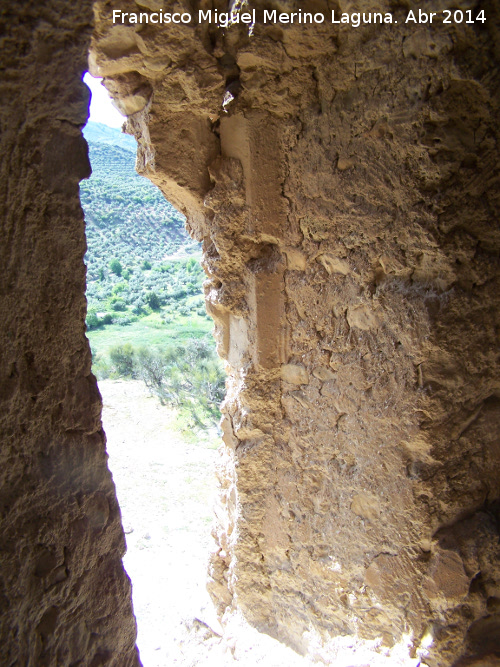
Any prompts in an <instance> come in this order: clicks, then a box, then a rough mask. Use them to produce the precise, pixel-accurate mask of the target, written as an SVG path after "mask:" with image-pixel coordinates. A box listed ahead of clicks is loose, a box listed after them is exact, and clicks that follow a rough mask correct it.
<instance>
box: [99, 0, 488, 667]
mask: <svg viewBox="0 0 500 667" xmlns="http://www.w3.org/2000/svg"><path fill="white" fill-rule="evenodd" d="M138 4H139V5H140V6H141V7H143V6H148V7H150V8H151V9H155V8H156V4H157V3H154V4H155V6H153V4H152V3H150V2H146V3H143V2H141V3H138ZM378 4H379V5H380V7H377V9H379V10H382V11H392V12H393V15H394V18H395V20H397V24H393V25H390V26H380V25H365V26H361V27H360V28H358V29H353V28H352V27H350V26H342V27H341V28H340V29H339V27H338V26H332V25H331V24H329V23H325V24H324V25H322V26H313V27H310V26H304V25H293V26H292V25H290V26H286V25H281V26H278V25H268V26H264V25H263V24H262V22H261V21H260V20H258V21H257V23H256V25H255V26H253V28H252V30H251V31H250V32H251V33H252V34H251V35H250V34H249V31H248V26H242V25H239V26H232V27H230V28H228V29H226V30H222V29H219V30H218V29H216V28H215V27H214V26H211V25H209V24H207V23H200V24H198V25H195V26H193V25H188V26H176V27H173V26H168V27H167V26H152V25H148V26H138V25H134V24H129V25H123V26H112V24H111V21H110V16H111V11H112V9H113V8H119V9H122V10H123V11H129V12H132V11H138V10H137V5H136V4H135V3H133V2H117V1H116V0H115V2H112V3H106V4H99V3H97V5H96V7H97V16H98V21H97V30H96V35H95V39H94V43H93V47H92V59H91V60H92V68H93V72H94V74H99V75H101V76H103V75H104V76H105V77H106V79H105V82H106V85H107V87H108V90H110V92H111V93H112V94H113V95H114V97H115V99H116V102H117V104H118V105H119V106H121V107H122V109H124V110H125V111H128V112H130V111H132V110H133V111H134V112H135V113H134V114H133V115H132V116H131V118H130V121H129V131H130V132H134V133H135V134H136V136H137V137H138V139H139V142H140V144H141V148H140V151H139V157H138V168H139V170H140V171H141V172H142V173H144V174H145V175H147V176H148V177H149V178H151V180H153V182H155V183H157V184H158V185H159V186H160V187H161V188H162V190H163V192H164V193H165V195H166V196H167V198H168V199H170V201H172V202H173V203H174V204H175V205H176V206H178V207H179V208H180V209H181V210H182V211H183V212H184V213H186V215H187V216H188V226H189V229H190V231H191V233H192V234H194V235H195V236H196V237H197V238H198V239H200V240H203V244H204V252H205V259H204V266H205V269H206V272H207V276H208V280H207V284H206V297H207V307H208V309H209V311H210V312H211V314H212V315H213V317H214V319H215V322H216V335H217V341H218V346H219V351H220V353H221V355H222V356H223V357H224V358H225V359H226V361H227V369H228V373H229V380H228V396H227V400H226V402H225V407H224V413H225V417H224V424H223V426H224V433H225V437H224V440H225V452H224V457H223V459H224V463H223V464H222V467H221V470H222V472H221V487H222V488H221V507H220V510H219V519H220V525H219V529H218V532H217V539H218V544H219V550H218V552H217V554H216V555H215V556H214V558H213V560H212V565H211V577H212V581H211V590H212V592H213V595H214V597H215V599H216V601H217V603H218V606H219V610H220V612H221V613H223V612H224V610H225V609H231V608H235V607H237V608H240V609H241V610H243V612H244V614H245V616H246V617H247V619H248V620H249V621H250V622H251V623H253V624H254V625H256V627H258V628H259V629H261V630H263V631H265V632H268V633H270V634H272V635H274V636H276V637H278V638H280V639H281V640H283V641H285V642H287V643H289V644H291V645H292V646H293V647H295V648H296V649H297V650H299V651H302V652H304V653H307V652H308V651H310V650H311V646H312V643H314V642H315V641H317V639H318V636H319V637H320V638H321V640H322V641H324V642H328V641H329V639H330V638H331V637H333V636H335V635H337V634H339V633H340V634H348V635H357V636H359V637H361V638H365V639H375V638H377V637H381V638H382V644H383V646H386V647H392V646H394V645H395V644H398V643H399V642H401V641H402V640H403V638H404V636H405V634H406V635H410V637H411V642H410V644H411V646H410V653H411V654H412V655H414V656H415V655H416V654H417V653H420V654H422V655H426V652H425V649H426V647H428V646H429V644H431V647H430V649H429V651H428V656H427V658H426V660H427V662H428V664H430V665H451V664H452V663H454V662H455V661H456V660H458V659H460V658H464V659H467V660H469V659H470V660H473V659H474V658H473V656H476V657H477V656H478V655H479V654H493V653H495V652H497V653H498V651H499V650H500V615H499V611H498V609H499V604H500V602H499V601H500V587H499V585H500V569H499V565H498V556H499V552H498V537H499V533H498V519H499V515H498V509H499V494H500V486H499V479H498V469H499V464H500V448H499V442H498V425H499V419H500V395H499V382H498V347H497V345H498V340H497V335H498V312H499V309H498V306H499V303H498V301H499V287H498V250H499V243H500V236H499V227H498V143H497V142H498V102H499V99H498V90H499V87H498V84H499V80H498V79H499V76H498V73H499V70H498V64H499V63H498V55H497V54H498V46H499V44H498V35H499V32H498V19H499V17H498V11H497V8H496V5H495V4H494V3H484V4H481V8H482V9H484V10H485V12H486V16H487V22H486V23H480V22H478V23H475V24H473V25H466V24H462V25H458V24H452V25H443V23H442V22H439V23H435V24H433V26H432V27H429V26H426V25H415V24H406V23H405V17H406V15H407V12H408V10H409V9H410V8H412V9H416V7H421V8H422V7H423V6H422V4H421V3H420V4H418V3H413V2H411V1H410V2H408V3H390V2H382V3H378ZM427 4H428V5H429V7H427V6H425V7H423V8H424V9H428V10H430V9H433V10H436V6H432V7H431V5H436V3H427ZM368 5H369V3H364V2H360V3H358V6H357V7H356V9H359V10H361V11H362V10H363V9H364V10H366V11H369V10H370V9H373V7H369V6H368ZM458 5H459V6H461V7H462V9H464V10H465V9H469V8H471V7H472V5H471V4H470V3H467V2H459V3H458ZM448 6H450V7H452V6H453V8H456V6H457V3H450V2H447V1H446V0H444V1H443V2H442V3H440V5H439V9H444V8H446V7H448ZM275 7H276V8H278V9H280V10H283V11H288V10H291V9H297V8H299V7H300V8H301V9H302V10H304V11H307V10H309V11H322V12H324V13H326V14H328V15H329V13H330V11H331V10H332V9H335V10H336V11H337V12H340V11H343V10H346V8H347V3H342V2H339V3H338V4H337V3H336V2H331V1H328V2H327V1H326V0H317V1H314V2H313V1H311V2H305V3H304V2H302V3H294V2H288V1H285V0H284V1H283V2H266V3H264V2H260V1H258V0H256V1H254V2H250V3H249V4H247V5H246V6H241V5H240V4H239V3H234V4H233V8H236V9H238V10H239V11H242V10H243V11H245V10H248V9H249V8H257V10H259V11H260V10H261V9H263V8H267V9H270V8H275ZM174 8H175V9H178V10H180V11H182V10H183V11H191V12H192V13H193V14H194V15H195V16H197V10H198V9H200V8H201V9H204V10H207V9H209V8H212V9H218V10H219V11H222V10H227V9H228V5H227V3H225V2H222V1H214V2H209V1H207V2H189V3H188V2H184V3H183V2H177V3H174V2H165V3H163V9H164V10H165V11H171V10H172V9H174ZM475 11H476V13H477V12H478V11H479V10H478V9H477V10H475ZM475 15H476V14H474V16H475ZM259 17H260V18H261V13H259ZM492 659H493V658H492ZM481 664H482V663H481Z"/></svg>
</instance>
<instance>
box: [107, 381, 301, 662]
mask: <svg viewBox="0 0 500 667" xmlns="http://www.w3.org/2000/svg"><path fill="white" fill-rule="evenodd" d="M99 388H100V391H101V394H102V396H103V402H104V410H103V423H104V429H105V431H106V436H107V449H108V454H109V467H110V469H111V472H112V474H113V479H114V481H115V484H116V488H117V494H118V500H119V502H120V507H121V511H122V519H123V525H124V528H125V533H126V539H127V554H126V556H125V558H124V564H125V568H126V570H127V572H128V574H129V576H130V578H131V580H132V585H133V601H134V610H135V614H136V617H137V625H138V646H139V649H140V652H141V659H142V661H143V664H144V667H167V666H169V665H186V666H191V665H212V664H213V665H218V666H220V665H233V664H241V665H249V666H250V665H255V664H262V665H266V667H267V666H269V667H271V666H276V667H278V666H281V665H294V664H301V665H303V664H306V663H305V662H304V660H303V659H300V658H299V657H298V656H297V655H296V654H295V653H293V652H292V651H290V650H289V649H287V648H285V647H282V646H281V645H280V644H278V643H277V642H275V641H273V640H272V639H270V638H269V637H266V636H264V635H261V634H259V633H257V632H256V631H255V630H252V629H251V628H249V627H248V626H247V627H245V624H244V622H243V621H242V619H238V618H236V617H234V618H233V619H231V621H230V622H229V623H228V625H227V626H226V627H225V631H224V637H223V638H221V637H220V636H219V635H218V634H215V633H222V628H221V626H220V625H219V623H218V621H217V618H216V616H215V612H214V610H213V607H212V604H211V602H210V598H209V596H208V593H207V592H206V589H205V581H206V570H207V562H208V555H209V551H210V548H211V547H212V545H213V541H212V538H211V535H210V529H211V523H212V519H213V514H212V505H213V501H212V498H213V496H214V493H215V490H216V485H215V465H216V461H217V458H218V456H219V454H218V451H217V449H218V446H219V444H220V441H219V440H218V438H217V435H216V434H215V433H214V434H204V435H202V436H198V437H196V438H194V437H193V438H192V442H189V441H187V440H186V439H185V438H183V437H182V436H181V435H180V434H179V433H178V432H177V431H174V430H173V429H172V426H171V424H172V420H173V418H174V414H173V412H172V411H171V410H170V409H169V408H167V407H163V406H161V405H160V403H159V401H158V400H157V399H156V398H154V397H152V396H150V395H149V394H148V392H147V390H146V388H145V386H144V385H143V383H142V382H140V381H137V380H129V381H118V380H103V381H101V382H100V383H99ZM189 440H191V438H189ZM210 628H212V630H211V629H210ZM214 631H215V632H214Z"/></svg>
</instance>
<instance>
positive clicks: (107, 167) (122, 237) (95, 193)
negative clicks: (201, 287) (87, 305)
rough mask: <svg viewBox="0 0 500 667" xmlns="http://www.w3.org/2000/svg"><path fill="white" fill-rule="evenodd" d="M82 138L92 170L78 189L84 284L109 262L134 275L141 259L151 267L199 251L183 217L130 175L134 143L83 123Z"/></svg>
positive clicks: (153, 189)
mask: <svg viewBox="0 0 500 667" xmlns="http://www.w3.org/2000/svg"><path fill="white" fill-rule="evenodd" d="M84 134H85V137H86V139H87V142H88V144H89V154H90V162H91V165H92V176H91V177H90V178H89V179H88V180H86V181H82V183H81V185H80V196H81V201H82V206H83V208H84V211H85V218H86V222H87V243H88V252H87V256H86V262H87V267H88V281H89V283H92V281H95V280H97V279H99V278H100V279H101V280H102V272H104V274H106V272H108V270H109V264H110V262H111V261H112V260H113V259H117V260H119V261H120V263H121V264H122V267H123V269H124V270H125V269H128V270H134V269H135V268H137V267H138V266H139V265H140V264H141V263H142V262H143V261H144V260H147V261H149V262H151V263H152V264H154V263H157V262H160V261H161V260H163V259H164V258H165V257H166V256H168V255H171V254H172V253H175V252H178V251H179V250H182V251H183V252H184V254H193V253H196V252H199V246H198V244H197V243H196V242H194V241H191V240H190V239H189V238H188V236H187V234H186V232H185V229H184V216H183V215H181V214H180V213H179V212H178V211H177V210H176V209H175V208H174V207H173V206H172V205H171V204H169V203H168V202H167V201H166V200H165V198H164V197H163V195H162V193H161V192H160V191H159V190H158V188H157V187H156V186H154V185H153V184H152V183H151V182H150V181H148V180H147V179H146V178H144V177H142V176H139V175H138V174H137V173H136V172H135V168H134V165H135V150H136V144H135V140H134V139H133V138H132V137H130V136H128V135H125V134H122V133H121V132H120V130H116V129H113V128H110V127H106V126H105V125H101V124H100V123H88V125H87V126H86V128H85V132H84ZM90 297H91V299H92V293H90Z"/></svg>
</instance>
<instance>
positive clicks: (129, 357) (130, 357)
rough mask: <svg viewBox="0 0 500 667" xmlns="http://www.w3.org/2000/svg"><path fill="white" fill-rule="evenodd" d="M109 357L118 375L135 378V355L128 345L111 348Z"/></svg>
mask: <svg viewBox="0 0 500 667" xmlns="http://www.w3.org/2000/svg"><path fill="white" fill-rule="evenodd" d="M109 357H110V359H111V361H112V363H113V366H114V368H115V370H116V372H117V373H118V375H121V376H123V377H135V353H134V348H133V347H132V345H130V343H125V344H124V345H117V346H116V347H112V348H111V349H110V351H109Z"/></svg>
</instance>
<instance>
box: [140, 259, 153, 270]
mask: <svg viewBox="0 0 500 667" xmlns="http://www.w3.org/2000/svg"><path fill="white" fill-rule="evenodd" d="M141 269H142V270H143V271H149V270H150V269H151V262H148V260H147V259H145V260H144V261H143V263H142V264H141Z"/></svg>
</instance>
